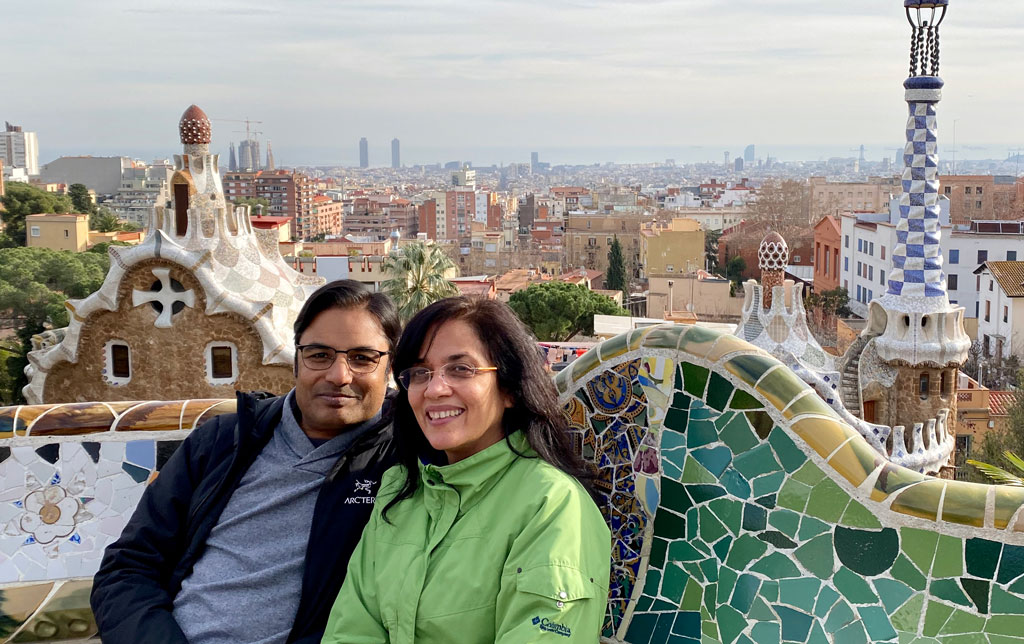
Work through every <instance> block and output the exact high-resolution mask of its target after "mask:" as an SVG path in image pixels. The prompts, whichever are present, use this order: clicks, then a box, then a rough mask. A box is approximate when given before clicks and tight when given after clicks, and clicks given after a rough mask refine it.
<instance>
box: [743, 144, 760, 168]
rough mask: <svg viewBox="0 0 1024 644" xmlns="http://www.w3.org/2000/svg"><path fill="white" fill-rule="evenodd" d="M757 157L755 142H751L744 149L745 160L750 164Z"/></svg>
mask: <svg viewBox="0 0 1024 644" xmlns="http://www.w3.org/2000/svg"><path fill="white" fill-rule="evenodd" d="M756 159H757V157H756V156H754V145H753V144H750V145H748V146H747V147H746V148H744V149H743V162H744V163H747V164H750V163H753V162H754V161H755V160H756Z"/></svg>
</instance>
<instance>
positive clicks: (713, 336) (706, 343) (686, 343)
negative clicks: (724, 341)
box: [679, 326, 720, 358]
mask: <svg viewBox="0 0 1024 644" xmlns="http://www.w3.org/2000/svg"><path fill="white" fill-rule="evenodd" d="M719 337H720V336H719V335H718V333H717V332H715V331H711V330H709V329H705V328H702V327H699V326H691V327H690V328H688V329H687V330H686V335H684V336H683V338H682V340H680V342H679V350H680V351H686V352H687V353H690V354H692V355H694V356H695V357H698V358H703V357H704V356H706V355H707V354H708V352H709V351H711V348H712V347H713V346H714V345H715V341H716V340H718V338H719Z"/></svg>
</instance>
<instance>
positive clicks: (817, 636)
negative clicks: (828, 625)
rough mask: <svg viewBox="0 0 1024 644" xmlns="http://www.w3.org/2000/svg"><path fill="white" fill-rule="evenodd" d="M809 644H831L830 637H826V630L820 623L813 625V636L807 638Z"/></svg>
mask: <svg viewBox="0 0 1024 644" xmlns="http://www.w3.org/2000/svg"><path fill="white" fill-rule="evenodd" d="M807 644H831V643H830V642H829V641H828V636H826V635H825V629H823V628H822V626H821V624H819V623H818V622H814V623H813V624H812V625H811V634H810V636H809V637H808V638H807Z"/></svg>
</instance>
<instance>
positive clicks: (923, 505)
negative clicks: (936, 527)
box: [889, 477, 949, 521]
mask: <svg viewBox="0 0 1024 644" xmlns="http://www.w3.org/2000/svg"><path fill="white" fill-rule="evenodd" d="M948 483H949V482H948V481H943V480H942V479H935V478H930V477H929V479H928V480H926V481H923V482H921V483H918V484H917V485H913V486H911V487H910V488H908V489H906V490H904V491H902V492H900V493H899V494H898V495H897V496H896V500H894V501H893V502H892V505H891V506H889V507H890V508H891V509H892V511H893V512H899V513H900V514H908V515H910V516H914V517H920V518H922V519H928V520H930V521H935V520H937V518H938V512H939V499H941V498H942V491H943V490H944V489H945V487H946V485H947V484H948Z"/></svg>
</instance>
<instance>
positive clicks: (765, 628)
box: [750, 622, 780, 644]
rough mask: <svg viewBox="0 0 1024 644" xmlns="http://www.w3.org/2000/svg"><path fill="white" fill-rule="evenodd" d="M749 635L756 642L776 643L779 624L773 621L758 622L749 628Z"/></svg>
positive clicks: (758, 643)
mask: <svg viewBox="0 0 1024 644" xmlns="http://www.w3.org/2000/svg"><path fill="white" fill-rule="evenodd" d="M750 636H751V637H752V638H753V640H754V641H755V642H757V644H778V643H779V641H780V639H779V625H778V624H776V623H775V622H758V623H757V624H754V626H753V628H751V629H750Z"/></svg>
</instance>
